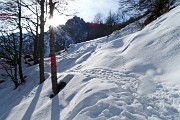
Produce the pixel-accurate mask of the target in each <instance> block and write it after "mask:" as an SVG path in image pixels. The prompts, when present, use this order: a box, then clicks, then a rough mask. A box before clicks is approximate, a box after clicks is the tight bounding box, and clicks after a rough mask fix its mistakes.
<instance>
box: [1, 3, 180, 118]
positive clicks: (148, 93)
mask: <svg viewBox="0 0 180 120" xmlns="http://www.w3.org/2000/svg"><path fill="white" fill-rule="evenodd" d="M130 30H131V29H130ZM133 31H134V28H133ZM125 32H126V33H128V32H127V31H125ZM57 66H58V70H57V71H58V81H60V80H63V81H66V82H67V85H66V87H65V88H64V89H63V90H61V91H60V93H59V94H58V95H57V96H55V97H54V98H52V99H50V98H49V96H50V94H51V93H52V90H51V74H50V60H49V58H47V59H45V76H46V81H45V82H44V83H43V84H40V85H39V84H38V83H39V69H38V65H37V66H31V67H27V66H24V68H23V71H24V74H25V75H27V79H26V83H25V84H24V85H21V86H20V87H18V89H16V90H13V87H14V86H13V84H12V82H11V81H10V80H9V78H8V77H3V78H2V76H1V78H0V79H4V80H5V81H6V82H4V83H1V84H0V120H180V6H177V7H176V8H174V9H173V10H171V11H170V12H168V13H167V14H165V15H163V16H161V17H160V18H158V19H157V20H155V21H154V22H152V23H151V24H149V25H148V26H146V27H145V28H144V29H142V30H140V31H138V32H134V33H132V34H129V35H126V36H123V34H122V32H121V31H119V32H118V33H117V32H116V33H113V34H112V35H110V36H109V37H102V38H99V39H96V40H92V41H89V42H84V43H80V44H74V45H71V47H70V49H69V51H67V52H64V53H61V54H60V55H58V56H57ZM0 72H1V73H2V72H3V71H2V69H1V71H0Z"/></svg>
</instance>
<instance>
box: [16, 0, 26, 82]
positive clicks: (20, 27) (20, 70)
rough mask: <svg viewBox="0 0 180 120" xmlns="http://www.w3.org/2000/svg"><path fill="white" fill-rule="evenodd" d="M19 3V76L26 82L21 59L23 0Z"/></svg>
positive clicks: (18, 1)
mask: <svg viewBox="0 0 180 120" xmlns="http://www.w3.org/2000/svg"><path fill="white" fill-rule="evenodd" d="M17 3H18V12H19V13H18V19H19V21H18V28H19V34H20V37H19V59H18V65H19V78H20V81H21V83H24V82H25V80H24V76H23V72H22V61H21V56H22V44H23V36H22V26H21V0H17Z"/></svg>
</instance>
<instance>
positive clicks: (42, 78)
mask: <svg viewBox="0 0 180 120" xmlns="http://www.w3.org/2000/svg"><path fill="white" fill-rule="evenodd" d="M44 3H45V0H41V2H40V6H41V16H40V36H39V54H40V55H39V57H40V61H39V73H40V84H41V83H43V82H44V81H45V76H44V25H45V21H44Z"/></svg>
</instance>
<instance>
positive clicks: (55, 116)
mask: <svg viewBox="0 0 180 120" xmlns="http://www.w3.org/2000/svg"><path fill="white" fill-rule="evenodd" d="M62 108H63V106H61V105H59V96H58V95H56V96H54V97H53V98H52V107H51V120H60V110H61V109H62Z"/></svg>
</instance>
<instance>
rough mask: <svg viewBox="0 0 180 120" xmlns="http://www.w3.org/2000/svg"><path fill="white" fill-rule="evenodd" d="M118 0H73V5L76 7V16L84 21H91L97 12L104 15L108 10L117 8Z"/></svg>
mask: <svg viewBox="0 0 180 120" xmlns="http://www.w3.org/2000/svg"><path fill="white" fill-rule="evenodd" d="M118 1H119V0H75V1H74V2H73V3H74V4H73V6H74V7H75V9H77V11H78V12H79V13H78V16H80V17H82V18H83V19H84V20H85V21H92V20H93V18H94V16H95V14H96V13H97V12H100V13H103V14H104V15H105V16H106V15H107V14H108V12H109V11H110V10H112V11H116V10H117V9H118Z"/></svg>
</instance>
